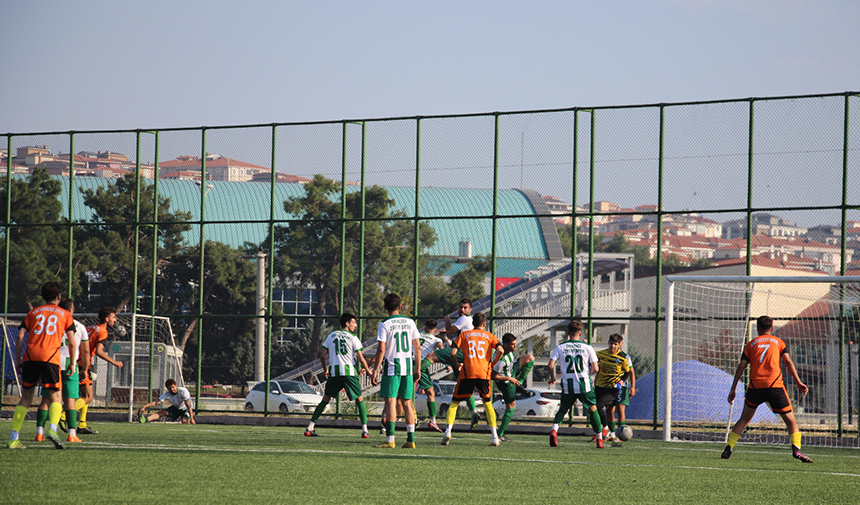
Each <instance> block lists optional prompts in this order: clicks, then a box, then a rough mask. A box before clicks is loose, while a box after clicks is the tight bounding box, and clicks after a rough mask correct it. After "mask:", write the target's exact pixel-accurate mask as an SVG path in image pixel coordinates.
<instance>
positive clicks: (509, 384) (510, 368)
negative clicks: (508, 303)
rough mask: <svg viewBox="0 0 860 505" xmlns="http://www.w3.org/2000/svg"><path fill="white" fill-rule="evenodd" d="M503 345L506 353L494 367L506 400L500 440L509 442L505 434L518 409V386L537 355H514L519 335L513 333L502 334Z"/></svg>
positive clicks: (498, 383)
mask: <svg viewBox="0 0 860 505" xmlns="http://www.w3.org/2000/svg"><path fill="white" fill-rule="evenodd" d="M502 347H504V349H505V355H504V356H502V358H501V359H500V360H499V362H498V363H496V366H495V368H493V380H494V381H495V382H496V389H498V390H499V392H500V393H501V394H502V398H504V400H505V414H504V415H503V416H502V423H501V425H500V426H499V440H500V441H502V442H507V441H508V440H509V439H508V437H506V436H505V431H506V430H507V429H508V425H509V424H510V423H511V419H512V418H513V416H514V412H515V411H516V410H517V386H519V385H520V384H521V383H522V382H523V381H524V380H525V378H526V376H528V374H529V372H531V370H532V368H533V367H534V366H535V357H534V356H533V355H531V354H526V355H525V356H520V357H519V358H516V357H514V351H516V350H517V337H516V335H514V334H513V333H505V334H504V335H502ZM486 408H487V406H486V405H484V409H486ZM490 408H492V406H491V407H490Z"/></svg>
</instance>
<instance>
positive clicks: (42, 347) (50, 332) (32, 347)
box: [6, 282, 75, 449]
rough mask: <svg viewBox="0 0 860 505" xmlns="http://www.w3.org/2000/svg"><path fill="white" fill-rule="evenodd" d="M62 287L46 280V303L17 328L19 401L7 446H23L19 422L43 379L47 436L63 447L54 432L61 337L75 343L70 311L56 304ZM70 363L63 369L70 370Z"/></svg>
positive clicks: (58, 406)
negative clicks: (46, 404)
mask: <svg viewBox="0 0 860 505" xmlns="http://www.w3.org/2000/svg"><path fill="white" fill-rule="evenodd" d="M61 291H62V288H61V287H60V284H59V283H58V282H47V283H45V284H44V285H43V286H42V290H41V295H42V299H44V300H45V305H41V306H39V307H36V308H35V309H33V310H31V311H30V312H29V313H28V314H27V317H25V318H24V322H22V323H21V326H20V327H19V328H18V341H17V344H16V346H15V364H16V366H17V369H18V371H19V372H20V373H21V386H22V387H23V391H22V392H21V401H19V402H18V406H17V407H15V413H14V414H13V415H12V433H10V434H9V441H8V442H7V443H6V446H7V447H8V448H9V449H23V448H24V446H23V445H21V442H20V441H19V440H18V438H19V435H20V431H21V426H23V425H24V418H25V417H26V415H27V410H28V408H29V407H30V405H31V404H32V403H33V394H34V393H35V392H36V384H38V383H39V382H41V383H42V387H43V388H44V389H45V391H47V392H48V393H49V394H48V396H49V397H50V402H51V403H50V408H49V417H50V422H51V427H50V430H49V431H48V436H47V438H48V440H50V441H51V442H52V443H53V444H54V447H56V448H57V449H62V448H63V444H62V442H60V438H59V436H57V425H58V424H59V421H60V413H61V412H62V411H63V404H62V403H61V402H62V396H61V394H60V391H61V389H62V382H61V380H62V379H61V376H60V346H61V345H62V344H63V337H64V336H65V337H68V339H69V345H70V346H72V345H74V344H73V343H74V341H75V322H74V320H73V319H72V314H70V313H69V311H67V310H65V309H63V308H61V307H59V306H58V305H57V304H58V303H59V302H60V298H61V297H60V292H61ZM24 337H27V349H26V351H25V350H24ZM70 372H71V367H69V369H68V370H67V372H64V373H70Z"/></svg>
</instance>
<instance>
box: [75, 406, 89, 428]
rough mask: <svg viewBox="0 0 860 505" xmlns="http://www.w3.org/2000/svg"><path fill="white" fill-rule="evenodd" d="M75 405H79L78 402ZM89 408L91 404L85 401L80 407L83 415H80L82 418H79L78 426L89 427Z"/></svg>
mask: <svg viewBox="0 0 860 505" xmlns="http://www.w3.org/2000/svg"><path fill="white" fill-rule="evenodd" d="M75 406H77V403H75ZM87 408H89V405H87V404H86V403H84V406H83V407H81V409H80V410H81V417H80V419H78V428H86V427H87Z"/></svg>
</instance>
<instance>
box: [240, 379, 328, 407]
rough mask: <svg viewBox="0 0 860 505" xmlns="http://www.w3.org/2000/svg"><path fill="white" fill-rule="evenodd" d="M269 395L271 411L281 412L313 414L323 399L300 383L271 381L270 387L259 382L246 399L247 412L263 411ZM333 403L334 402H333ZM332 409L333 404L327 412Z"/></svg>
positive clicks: (312, 389)
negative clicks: (267, 394)
mask: <svg viewBox="0 0 860 505" xmlns="http://www.w3.org/2000/svg"><path fill="white" fill-rule="evenodd" d="M267 389H268V393H269V411H280V412H313V411H314V409H316V408H317V405H319V403H320V402H321V401H322V399H323V397H322V395H321V394H319V393H317V392H316V390H314V388H312V387H310V386H308V385H307V384H305V383H304V382H298V381H288V380H281V381H271V382H270V383H269V387H268V388H267V387H266V383H265V382H259V383H257V385H256V386H254V387H253V388H251V391H250V392H249V393H248V396H247V397H245V410H248V411H262V410H263V409H264V407H265V406H266V390H267ZM332 403H333V402H332ZM331 409H332V404H331V403H329V405H328V406H327V407H326V410H325V412H329V411H330V410H331Z"/></svg>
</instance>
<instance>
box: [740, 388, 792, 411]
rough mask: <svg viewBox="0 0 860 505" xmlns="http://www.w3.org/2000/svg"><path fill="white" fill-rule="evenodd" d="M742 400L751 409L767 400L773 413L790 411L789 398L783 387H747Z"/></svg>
mask: <svg viewBox="0 0 860 505" xmlns="http://www.w3.org/2000/svg"><path fill="white" fill-rule="evenodd" d="M744 402H745V403H746V404H747V405H748V406H749V407H750V408H752V409H754V408H757V407H758V406H759V405H761V404H762V403H765V402H767V403H768V404H769V405H770V410H772V411H773V412H774V414H788V413H789V412H791V400H789V399H788V393H786V392H785V388H784V387H782V388H764V389H752V388H750V389H747V394H746V396H745V397H744Z"/></svg>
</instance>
